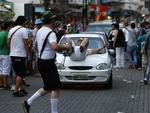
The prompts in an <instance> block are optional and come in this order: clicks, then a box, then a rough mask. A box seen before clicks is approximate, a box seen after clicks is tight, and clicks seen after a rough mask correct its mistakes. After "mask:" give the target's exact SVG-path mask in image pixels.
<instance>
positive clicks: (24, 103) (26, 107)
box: [22, 101, 30, 113]
mask: <svg viewBox="0 0 150 113" xmlns="http://www.w3.org/2000/svg"><path fill="white" fill-rule="evenodd" d="M22 107H23V111H24V113H29V111H30V105H29V104H28V103H27V101H24V102H23V103H22Z"/></svg>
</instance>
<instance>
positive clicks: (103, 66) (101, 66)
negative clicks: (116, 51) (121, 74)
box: [96, 63, 110, 70]
mask: <svg viewBox="0 0 150 113" xmlns="http://www.w3.org/2000/svg"><path fill="white" fill-rule="evenodd" d="M108 68H110V65H108V64H106V63H101V64H99V65H97V66H96V69H97V70H104V69H108Z"/></svg>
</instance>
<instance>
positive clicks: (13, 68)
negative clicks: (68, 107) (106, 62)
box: [0, 11, 150, 113]
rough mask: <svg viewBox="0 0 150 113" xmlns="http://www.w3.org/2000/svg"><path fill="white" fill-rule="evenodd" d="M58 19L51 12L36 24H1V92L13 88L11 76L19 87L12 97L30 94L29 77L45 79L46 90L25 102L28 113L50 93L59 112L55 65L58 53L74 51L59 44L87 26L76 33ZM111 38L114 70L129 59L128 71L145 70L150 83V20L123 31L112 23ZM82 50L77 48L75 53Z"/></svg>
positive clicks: (54, 110) (54, 111) (22, 19)
mask: <svg viewBox="0 0 150 113" xmlns="http://www.w3.org/2000/svg"><path fill="white" fill-rule="evenodd" d="M55 17H56V16H55V15H53V14H52V13H51V12H49V11H47V12H45V13H44V15H43V19H40V18H39V19H36V21H35V22H34V23H32V22H31V21H29V20H26V18H25V17H24V16H19V17H18V18H17V19H16V20H15V22H12V21H9V22H3V23H2V24H1V28H0V89H10V86H9V83H8V77H9V76H11V78H12V85H13V86H15V87H12V90H13V93H12V95H13V96H15V97H23V96H26V95H27V94H28V92H27V91H26V89H25V86H26V85H28V84H26V82H25V76H26V75H27V74H30V75H34V76H36V77H41V78H42V80H43V84H44V86H43V88H40V89H39V90H38V91H37V92H35V93H34V94H33V95H32V96H31V97H30V98H28V99H27V100H25V101H24V103H23V107H24V112H25V113H29V111H30V106H31V105H32V103H33V101H34V100H36V99H38V98H39V97H41V96H43V95H46V94H48V93H51V96H50V102H51V113H58V107H57V105H58V100H59V88H60V80H59V74H58V71H57V67H56V65H55V57H56V52H57V51H62V50H67V51H69V50H70V49H72V48H70V46H68V45H58V42H59V40H60V39H61V37H62V36H63V35H64V34H68V33H80V32H83V26H82V24H79V25H78V26H77V27H76V30H75V28H74V27H72V25H71V24H67V25H63V24H62V23H61V22H57V21H55V19H56V18H55ZM108 36H109V40H111V41H112V43H110V44H112V45H111V47H112V48H114V49H115V54H116V55H115V58H116V65H115V66H114V68H118V69H119V68H124V67H125V60H126V59H125V58H126V57H127V59H128V68H129V69H139V70H143V71H144V78H143V80H144V83H145V84H148V80H149V78H150V18H146V19H144V21H143V22H142V23H140V26H137V24H136V22H134V21H131V22H124V26H123V28H119V24H118V23H112V30H111V31H110V33H109V35H108ZM84 41H85V42H86V43H85V44H84ZM110 44H109V45H110ZM78 46H79V47H78V48H79V49H80V52H81V53H84V52H82V51H84V50H85V49H86V50H88V49H87V46H88V40H87V39H86V38H85V37H84V38H83V39H82V40H79V45H78ZM84 46H85V47H84ZM104 47H107V45H104ZM78 48H76V47H75V48H74V51H76V50H77V49H78ZM101 49H102V48H99V49H95V50H91V53H90V54H93V53H97V52H98V51H100V50H101ZM124 52H125V53H126V54H124ZM75 53H76V52H74V54H72V56H71V58H72V59H73V60H81V59H82V58H81V57H80V56H79V55H78V54H76V55H78V57H77V56H76V55H75ZM125 55H126V57H125ZM79 57H80V58H79ZM83 59H85V58H83ZM49 75H51V76H49Z"/></svg>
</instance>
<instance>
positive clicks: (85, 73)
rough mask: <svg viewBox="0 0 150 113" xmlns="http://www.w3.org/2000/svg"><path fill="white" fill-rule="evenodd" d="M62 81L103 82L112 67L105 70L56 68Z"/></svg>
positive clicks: (106, 79)
mask: <svg viewBox="0 0 150 113" xmlns="http://www.w3.org/2000/svg"><path fill="white" fill-rule="evenodd" d="M58 72H59V75H60V81H61V82H62V83H103V82H107V81H108V80H109V78H110V76H111V74H112V67H111V68H109V69H105V70H96V69H91V70H69V69H65V70H58Z"/></svg>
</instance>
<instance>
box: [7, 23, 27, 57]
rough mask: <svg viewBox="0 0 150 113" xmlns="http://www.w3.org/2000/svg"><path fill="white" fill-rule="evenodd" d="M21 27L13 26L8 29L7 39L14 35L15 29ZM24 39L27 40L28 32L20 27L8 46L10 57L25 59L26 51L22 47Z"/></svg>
mask: <svg viewBox="0 0 150 113" xmlns="http://www.w3.org/2000/svg"><path fill="white" fill-rule="evenodd" d="M19 27H21V26H19V25H18V26H15V27H13V28H11V29H10V31H9V34H8V38H10V36H11V35H12V33H14V31H15V30H16V29H18V28H19ZM24 39H28V32H27V30H26V28H24V27H22V28H20V29H18V30H17V31H16V32H15V33H14V35H13V36H12V38H11V44H10V56H17V57H26V56H27V54H26V49H25V46H24Z"/></svg>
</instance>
